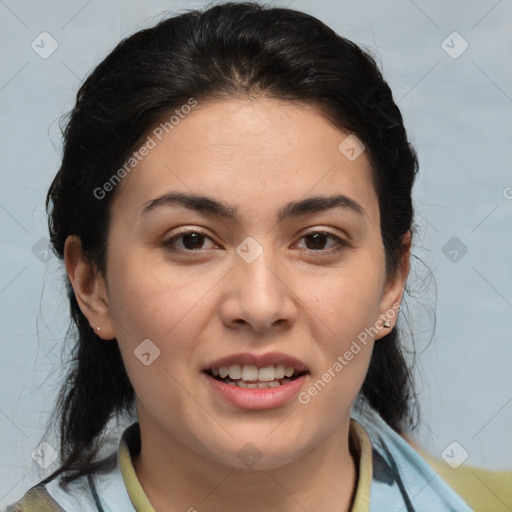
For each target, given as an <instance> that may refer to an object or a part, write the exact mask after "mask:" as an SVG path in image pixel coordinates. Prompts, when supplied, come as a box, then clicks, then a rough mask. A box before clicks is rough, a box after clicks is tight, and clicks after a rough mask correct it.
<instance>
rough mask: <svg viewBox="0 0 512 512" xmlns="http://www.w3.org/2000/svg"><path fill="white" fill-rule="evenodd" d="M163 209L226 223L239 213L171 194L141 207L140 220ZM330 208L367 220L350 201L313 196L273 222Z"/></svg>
mask: <svg viewBox="0 0 512 512" xmlns="http://www.w3.org/2000/svg"><path fill="white" fill-rule="evenodd" d="M164 206H167V207H172V206H182V207H185V208H188V209H190V210H194V211H197V212H199V213H203V214H208V215H214V216H217V217H223V218H227V219H234V218H235V217H236V214H237V211H238V209H237V208H235V207H233V206H230V205H229V204H227V203H225V202H223V201H218V200H217V199H214V198H212V197H208V196H204V195H197V194H184V193H179V192H170V193H168V194H164V195H162V196H159V197H157V198H155V199H151V200H150V201H147V202H146V203H144V207H143V209H142V212H141V216H143V215H146V214H147V213H149V212H151V211H153V210H155V209H156V208H161V207H164ZM333 208H343V209H345V210H347V211H351V212H353V213H355V214H357V215H358V216H361V217H367V215H366V211H365V210H364V208H363V207H362V206H361V205H360V204H359V203H357V202H356V201H354V200H353V199H351V198H350V197H347V196H345V195H342V194H338V195H334V196H314V197H308V198H306V199H302V200H300V201H291V202H289V203H287V204H286V205H285V206H284V207H283V208H281V209H280V210H279V211H278V212H277V214H276V219H277V221H281V220H283V219H285V218H292V217H300V216H301V215H307V214H310V213H318V212H323V211H327V210H331V209H333Z"/></svg>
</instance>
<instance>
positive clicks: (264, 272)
mask: <svg viewBox="0 0 512 512" xmlns="http://www.w3.org/2000/svg"><path fill="white" fill-rule="evenodd" d="M234 265H235V268H234V269H233V270H232V272H230V278H231V279H230V281H229V284H228V289H227V293H226V294H225V296H224V301H223V303H222V306H221V309H220V312H221V316H222V321H223V322H224V324H225V325H227V326H228V327H230V328H236V329H241V328H242V329H247V330H252V331H254V332H257V333H264V332H267V331H269V330H275V329H289V328H290V327H291V326H292V325H293V324H294V323H295V321H296V319H297V313H298V308H297V295H296V294H295V293H294V292H293V283H292V282H291V278H290V272H289V271H285V269H284V266H283V265H282V264H279V262H278V257H276V256H274V255H273V254H272V251H271V249H265V250H264V251H263V253H262V254H261V255H260V256H258V257H257V258H256V259H255V260H254V261H252V262H251V263H249V262H247V261H245V260H244V259H243V258H242V257H239V256H238V255H237V256H236V257H235V262H234Z"/></svg>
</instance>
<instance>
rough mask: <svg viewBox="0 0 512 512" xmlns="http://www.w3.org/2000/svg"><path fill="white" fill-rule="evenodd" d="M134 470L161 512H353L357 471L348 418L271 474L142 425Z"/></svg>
mask: <svg viewBox="0 0 512 512" xmlns="http://www.w3.org/2000/svg"><path fill="white" fill-rule="evenodd" d="M140 427H141V452H140V453H139V454H138V455H137V456H135V457H134V459H133V465H134V468H135V471H136V473H137V477H138V479H139V482H140V484H141V485H142V487H143V489H144V492H145V493H146V495H147V497H148V499H149V501H150V502H151V504H152V505H153V507H154V509H155V510H156V511H157V512H163V511H178V510H183V511H190V512H193V511H194V510H195V511H197V512H202V511H205V510H208V512H221V511H222V512H225V511H226V510H237V509H243V510H245V511H246V512H259V511H261V510H266V511H268V512H274V511H275V512H277V511H279V512H296V511H297V512H298V511H303V510H308V511H309V512H320V511H325V510H335V511H337V512H338V511H339V512H348V511H349V510H350V508H351V503H352V501H353V497H354V494H355V489H356V481H357V466H356V464H355V462H354V459H353V456H352V454H351V452H350V449H349V439H348V435H349V434H348V433H349V419H348V420H347V422H346V424H345V425H343V428H341V427H340V428H339V429H337V430H335V431H334V432H332V433H331V435H330V436H329V437H328V438H326V439H325V440H324V441H323V442H322V443H321V444H320V445H318V446H317V447H315V449H314V450H312V451H311V452H309V453H305V454H304V455H302V456H301V457H299V458H298V459H296V460H295V461H294V462H293V463H289V464H287V465H285V466H281V467H279V468H274V469H270V470H256V469H239V468H234V467H232V466H228V465H226V464H223V463H219V462H217V461H215V460H212V459H211V458H206V457H203V456H201V455H199V454H197V453H196V452H194V451H192V450H190V449H189V448H188V447H187V446H185V445H183V444H181V443H179V442H178V441H176V440H175V439H169V435H168V434H167V435H165V434H164V433H163V432H162V431H161V430H159V429H155V428H152V427H153V426H150V428H144V426H143V425H142V424H141V425H140Z"/></svg>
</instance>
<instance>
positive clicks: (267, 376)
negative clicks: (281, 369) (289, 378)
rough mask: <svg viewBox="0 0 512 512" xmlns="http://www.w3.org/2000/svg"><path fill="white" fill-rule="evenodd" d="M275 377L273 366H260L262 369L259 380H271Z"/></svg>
mask: <svg viewBox="0 0 512 512" xmlns="http://www.w3.org/2000/svg"><path fill="white" fill-rule="evenodd" d="M274 378H275V372H274V367H273V366H265V367H263V368H260V371H259V372H258V380H262V381H271V380H274Z"/></svg>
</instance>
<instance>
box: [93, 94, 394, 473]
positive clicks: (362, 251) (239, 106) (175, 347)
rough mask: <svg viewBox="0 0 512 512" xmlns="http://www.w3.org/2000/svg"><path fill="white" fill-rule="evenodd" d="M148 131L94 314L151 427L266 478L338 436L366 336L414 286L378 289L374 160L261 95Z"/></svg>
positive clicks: (114, 220)
mask: <svg viewBox="0 0 512 512" xmlns="http://www.w3.org/2000/svg"><path fill="white" fill-rule="evenodd" d="M160 131H161V130H160ZM158 133H160V132H158ZM164 134H165V132H164ZM149 135H150V137H151V138H152V140H153V142H154V143H155V144H154V146H155V147H153V148H152V149H149V150H148V154H147V155H146V156H144V157H143V158H142V159H141V161H140V162H139V163H138V164H137V166H136V167H135V168H134V169H133V170H131V171H130V173H129V174H128V175H127V176H126V177H125V178H124V179H123V180H122V182H121V183H120V184H119V185H118V187H119V190H116V196H115V199H114V201H113V203H112V209H111V225H110V231H109V238H108V258H107V260H108V261H107V270H106V290H107V292H106V293H107V300H106V302H107V304H108V316H105V317H104V318H101V319H99V320H97V321H98V322H99V323H98V324H97V325H101V326H102V336H104V337H107V338H108V337H115V338H116V339H117V342H118V343H119V347H120V350H121V353H122V357H123V361H124V364H125V366H126V369H127V372H128V375H129V378H130V380H131V382H132V384H133V387H134V389H135V392H136V396H137V406H138V413H139V421H140V423H141V428H142V429H143V432H152V434H154V435H156V436H160V438H161V439H164V438H167V439H169V440H172V441H173V442H174V443H178V444H179V445H180V446H182V447H185V448H186V449H188V450H192V451H193V452H195V453H196V454H198V455H199V456H202V457H206V458H208V459H210V460H212V461H218V462H222V463H225V464H228V465H231V466H235V467H243V466H244V464H245V462H244V460H245V459H244V458H243V455H244V454H246V451H247V450H248V451H249V455H251V453H250V452H251V450H253V451H254V453H255V454H257V457H261V459H260V460H259V462H258V467H261V468H271V467H277V466H280V465H284V464H285V463H288V462H291V461H293V460H296V459H297V458H298V457H300V456H301V455H304V454H306V453H308V452H310V451H311V450H312V449H314V448H316V447H319V446H320V444H321V443H325V442H327V441H328V440H329V439H331V440H334V439H335V438H336V436H338V435H339V434H346V433H347V432H348V423H349V417H350V409H351V406H352V404H353V402H354V400H355V398H356V395H357V393H358V391H359V389H360V387H361V385H362V383H363V381H364V378H365V375H366V372H367V368H368V365H369V360H370V356H371V350H372V346H373V342H374V339H372V336H371V335H370V336H369V335H368V333H369V332H370V333H375V332H377V335H376V338H380V337H382V336H383V335H385V334H386V333H387V332H389V330H390V329H386V328H383V327H382V321H379V320H382V319H386V318H390V319H391V323H392V325H393V324H394V318H393V317H394V316H395V314H394V313H395V311H393V314H391V315H390V314H389V311H390V310H391V309H392V308H393V305H394V304H397V303H399V302H400V299H401V293H402V289H403V284H404V283H403V279H404V277H403V276H402V275H401V274H397V277H396V278H394V279H393V280H387V279H386V274H385V257H384V248H383V243H382V238H381V233H380V223H379V208H378V200H377V196H376V193H375V190H374V187H373V185H372V180H371V170H370V165H369V161H368V159H367V157H366V154H365V153H364V152H363V153H362V154H361V155H360V156H358V157H357V158H354V157H355V156H357V153H358V152H359V151H360V150H361V149H362V148H361V147H359V146H357V145H354V141H353V139H352V138H351V139H348V140H346V141H345V143H344V144H342V146H341V149H340V148H339V146H340V144H341V143H342V142H343V141H344V139H345V138H346V137H347V134H346V133H342V132H341V131H339V130H337V129H335V128H334V127H333V126H332V125H330V124H329V123H328V122H327V121H326V120H325V119H324V118H323V117H322V116H321V115H320V114H319V113H318V112H316V111H315V110H314V109H313V108H311V107H307V106H304V105H299V104H291V103H287V102H282V101H279V100H271V99H262V98H260V99H257V100H254V101H249V100H225V101H215V102H210V103H204V104H201V102H199V104H198V106H197V107H196V108H194V109H192V111H191V112H190V113H189V114H187V115H186V116H184V117H183V118H182V119H180V121H179V123H178V124H176V125H174V126H173V128H172V129H170V130H169V133H168V134H166V135H165V137H162V140H161V141H160V140H159V139H158V138H157V137H156V136H155V135H154V132H152V133H150V134H149ZM149 146H153V144H152V143H149ZM351 148H353V149H354V151H352V150H351ZM171 194H172V195H173V196H171ZM178 194H179V196H178ZM166 195H168V197H167V199H166ZM173 197H174V199H173ZM312 199H314V201H313V200H312ZM395 307H396V306H395ZM91 323H92V322H91ZM370 328H372V330H370V331H369V329H370ZM109 334H110V335H111V336H109ZM148 340H149V341H148ZM363 340H364V342H363ZM282 366H284V370H283V368H282ZM255 367H256V369H255ZM288 367H292V368H294V371H295V372H296V373H300V377H299V378H297V379H295V378H293V379H292V380H291V381H290V382H287V381H286V380H285V381H283V380H281V379H282V378H283V371H287V370H286V368H288ZM221 368H227V370H221ZM261 368H264V370H263V373H262V372H261V371H260V369H261ZM226 371H229V375H230V377H232V379H231V381H232V382H230V383H221V382H219V381H218V380H217V379H216V378H215V376H214V375H213V374H214V373H219V372H222V373H225V372H226ZM288 372H289V371H288ZM289 373H290V372H289ZM240 374H241V375H242V377H243V379H242V380H243V381H244V382H242V381H241V380H240ZM255 378H257V379H258V381H257V386H258V387H257V388H256V389H254V384H255V381H254V380H251V379H255ZM265 379H270V380H265ZM271 381H272V382H271ZM269 382H271V383H270V384H269ZM315 383H316V384H315ZM260 384H261V385H262V387H261V388H260V387H259V385H260ZM338 439H339V437H338ZM247 443H251V445H247ZM240 450H242V451H240ZM244 450H245V451H244Z"/></svg>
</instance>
